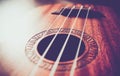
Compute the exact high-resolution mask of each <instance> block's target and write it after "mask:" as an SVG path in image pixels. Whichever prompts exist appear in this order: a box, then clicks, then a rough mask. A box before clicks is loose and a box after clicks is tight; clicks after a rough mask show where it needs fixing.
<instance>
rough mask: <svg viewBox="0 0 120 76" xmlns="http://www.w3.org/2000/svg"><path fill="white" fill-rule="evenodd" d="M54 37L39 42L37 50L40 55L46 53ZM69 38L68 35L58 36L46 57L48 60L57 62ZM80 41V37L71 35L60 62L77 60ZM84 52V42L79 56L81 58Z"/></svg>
mask: <svg viewBox="0 0 120 76" xmlns="http://www.w3.org/2000/svg"><path fill="white" fill-rule="evenodd" d="M54 36H55V35H51V36H47V37H45V38H44V39H42V40H41V41H40V42H39V44H38V46H37V50H38V53H39V54H40V55H42V54H43V53H44V51H45V49H46V48H47V47H48V45H49V43H50V42H51V40H52V38H53V37H54ZM67 36H68V34H58V36H57V37H56V39H55V40H54V42H53V44H52V45H51V47H50V49H49V50H48V52H47V54H46V56H45V58H46V59H48V60H52V61H56V59H57V57H58V55H59V53H60V50H61V48H62V46H63V45H64V42H65V40H66V38H67ZM79 40H80V39H79V38H78V37H76V36H73V35H70V37H69V40H68V42H67V45H66V47H65V49H64V52H63V54H62V57H61V60H60V62H65V61H70V60H73V59H74V58H75V55H76V51H77V48H78V44H79ZM84 51H85V44H84V42H83V41H82V43H81V49H80V52H79V56H81V55H82V54H83V53H84Z"/></svg>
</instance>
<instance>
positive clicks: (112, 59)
mask: <svg viewBox="0 0 120 76" xmlns="http://www.w3.org/2000/svg"><path fill="white" fill-rule="evenodd" d="M65 5H66V4H52V5H42V6H39V7H38V9H37V10H38V11H37V13H38V12H39V11H40V15H41V16H40V18H38V25H31V26H30V27H32V29H30V30H28V32H29V33H28V32H27V33H26V38H25V39H24V41H23V42H21V44H20V46H19V45H15V44H14V45H11V46H12V47H20V48H21V49H14V48H12V47H11V46H7V47H5V46H4V47H3V49H2V50H3V51H2V53H1V54H2V55H1V65H2V67H3V71H4V72H5V73H7V74H8V76H28V75H29V73H30V72H31V70H32V69H33V67H34V66H35V64H34V63H33V62H32V61H30V60H29V59H28V58H27V56H26V55H25V52H24V49H25V45H26V43H27V40H28V39H29V38H30V37H31V36H33V35H35V34H36V33H38V32H41V31H43V30H46V29H47V28H48V24H49V23H50V22H52V21H53V20H54V19H55V17H56V15H49V16H46V15H47V14H48V13H50V12H51V11H56V10H59V9H60V8H61V7H62V6H65ZM69 5H70V7H71V6H72V5H71V4H69ZM80 6H81V4H79V5H78V6H77V7H80ZM85 6H86V7H89V6H92V7H93V8H94V9H95V10H96V11H99V12H101V13H102V14H104V15H105V18H102V19H95V18H93V19H88V20H87V26H86V28H85V33H87V34H88V35H90V36H91V37H93V38H94V40H95V41H96V42H97V45H98V55H97V57H96V58H95V59H94V60H93V61H92V62H91V63H89V64H87V65H86V66H84V67H82V68H79V69H77V70H76V71H75V75H74V76H119V74H118V73H119V70H120V69H119V63H120V40H119V39H120V27H119V26H120V23H119V19H117V17H116V15H115V13H114V12H113V11H112V9H110V8H109V7H105V6H97V5H95V6H94V5H88V4H85ZM34 14H35V13H34ZM44 17H45V18H44ZM43 18H44V21H42V20H43ZM65 18H66V17H64V16H60V18H59V20H57V21H56V23H54V24H53V25H52V27H51V29H55V28H59V27H60V25H61V23H62V22H63V20H64V19H65ZM74 19H75V18H68V19H67V21H66V23H65V25H64V27H63V28H71V25H72V23H73V21H74ZM84 21H85V19H83V18H78V20H77V23H76V24H75V27H74V29H76V30H80V31H81V30H82V28H83V24H84ZM41 22H42V24H43V25H41ZM8 47H10V49H9V48H8ZM5 48H8V49H5ZM13 49H14V50H13ZM6 51H7V52H8V53H9V52H10V51H11V53H9V54H6ZM18 51H19V52H18ZM12 52H14V53H15V52H16V53H19V54H18V55H14V54H13V53H12ZM49 73H50V71H49V70H45V69H43V68H38V70H37V72H36V75H35V76H49ZM55 76H69V71H67V72H66V71H65V72H56V74H55Z"/></svg>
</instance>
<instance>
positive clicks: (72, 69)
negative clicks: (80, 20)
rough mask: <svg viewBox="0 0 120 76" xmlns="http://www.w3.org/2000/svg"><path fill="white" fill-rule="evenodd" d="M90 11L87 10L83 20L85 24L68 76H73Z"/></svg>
mask: <svg viewBox="0 0 120 76" xmlns="http://www.w3.org/2000/svg"><path fill="white" fill-rule="evenodd" d="M90 9H91V7H89V8H88V12H87V15H86V19H85V22H84V25H83V30H82V33H81V37H80V39H81V40H80V41H79V44H78V48H77V53H76V56H75V59H74V62H73V65H72V68H71V71H70V76H74V72H75V69H76V67H77V58H78V55H79V50H80V48H81V43H82V39H83V35H84V31H85V27H86V23H87V19H88V15H89V11H90Z"/></svg>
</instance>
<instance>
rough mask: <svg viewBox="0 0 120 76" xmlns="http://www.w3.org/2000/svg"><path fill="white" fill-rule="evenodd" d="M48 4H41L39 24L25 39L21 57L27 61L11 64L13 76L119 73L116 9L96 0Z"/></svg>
mask: <svg viewBox="0 0 120 76" xmlns="http://www.w3.org/2000/svg"><path fill="white" fill-rule="evenodd" d="M43 2H44V1H43ZM46 3H47V4H43V5H40V6H38V8H37V10H38V11H37V14H38V15H39V16H37V18H38V19H37V21H36V22H37V25H36V26H35V25H34V28H32V31H29V33H27V38H26V42H25V41H24V45H25V51H24V54H23V52H22V53H21V54H22V55H21V56H22V57H21V58H19V59H23V60H20V61H23V62H24V63H23V62H22V63H23V64H19V65H20V66H19V67H18V66H15V65H11V67H12V66H14V68H12V69H13V70H16V71H14V73H12V74H10V75H11V76H119V72H118V71H117V70H119V67H118V63H119V62H120V60H119V58H120V55H119V50H120V48H119V46H118V45H119V44H120V43H119V41H120V40H119V39H120V29H119V27H118V24H119V21H118V20H117V17H116V15H115V13H114V11H112V9H111V8H110V7H108V6H105V5H102V4H100V5H99V4H95V3H92V1H90V2H89V1H88V2H87V1H79V0H77V1H58V2H53V3H49V1H48V2H46ZM33 14H36V13H33ZM33 14H32V15H33ZM11 63H12V62H11ZM11 67H10V68H11ZM15 67H16V69H15ZM21 68H22V70H21Z"/></svg>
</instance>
